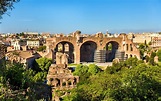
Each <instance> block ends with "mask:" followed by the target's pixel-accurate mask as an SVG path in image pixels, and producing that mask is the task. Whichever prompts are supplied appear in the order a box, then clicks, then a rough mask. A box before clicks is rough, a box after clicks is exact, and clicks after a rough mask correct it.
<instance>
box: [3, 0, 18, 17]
mask: <svg viewBox="0 0 161 101" xmlns="http://www.w3.org/2000/svg"><path fill="white" fill-rule="evenodd" d="M19 1H20V0H1V1H0V18H2V15H3V14H5V13H6V12H7V10H12V9H13V8H14V7H13V4H14V3H15V2H19Z"/></svg>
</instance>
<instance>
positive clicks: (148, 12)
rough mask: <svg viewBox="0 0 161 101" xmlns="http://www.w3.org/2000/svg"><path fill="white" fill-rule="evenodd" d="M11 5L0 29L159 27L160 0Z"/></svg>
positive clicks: (37, 0)
mask: <svg viewBox="0 0 161 101" xmlns="http://www.w3.org/2000/svg"><path fill="white" fill-rule="evenodd" d="M14 7H15V9H13V10H12V11H8V12H7V13H9V15H10V16H8V14H5V15H3V19H1V20H0V21H1V22H2V23H1V24H0V33H9V32H11V33H16V32H24V31H30V32H50V33H64V34H69V33H71V32H74V31H76V30H81V31H82V33H86V34H93V33H96V32H100V31H101V32H103V33H105V32H106V31H109V32H112V33H121V32H125V33H128V32H158V31H161V29H160V28H161V20H160V19H159V18H161V14H160V12H159V10H160V9H161V1H160V0H130V1H129V0H48V1H46V0H21V1H20V2H18V3H15V4H14Z"/></svg>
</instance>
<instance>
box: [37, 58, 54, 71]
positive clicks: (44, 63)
mask: <svg viewBox="0 0 161 101" xmlns="http://www.w3.org/2000/svg"><path fill="white" fill-rule="evenodd" d="M36 63H37V64H38V67H39V68H40V69H41V71H44V72H48V70H49V67H50V65H51V63H52V61H51V59H48V58H39V59H36Z"/></svg>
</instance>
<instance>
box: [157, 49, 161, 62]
mask: <svg viewBox="0 0 161 101" xmlns="http://www.w3.org/2000/svg"><path fill="white" fill-rule="evenodd" d="M157 56H158V60H159V61H161V49H159V50H158V52H157Z"/></svg>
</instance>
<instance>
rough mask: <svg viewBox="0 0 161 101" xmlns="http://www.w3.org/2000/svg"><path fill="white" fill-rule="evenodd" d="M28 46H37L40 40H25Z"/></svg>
mask: <svg viewBox="0 0 161 101" xmlns="http://www.w3.org/2000/svg"><path fill="white" fill-rule="evenodd" d="M27 46H28V47H39V46H40V41H39V40H27Z"/></svg>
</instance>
